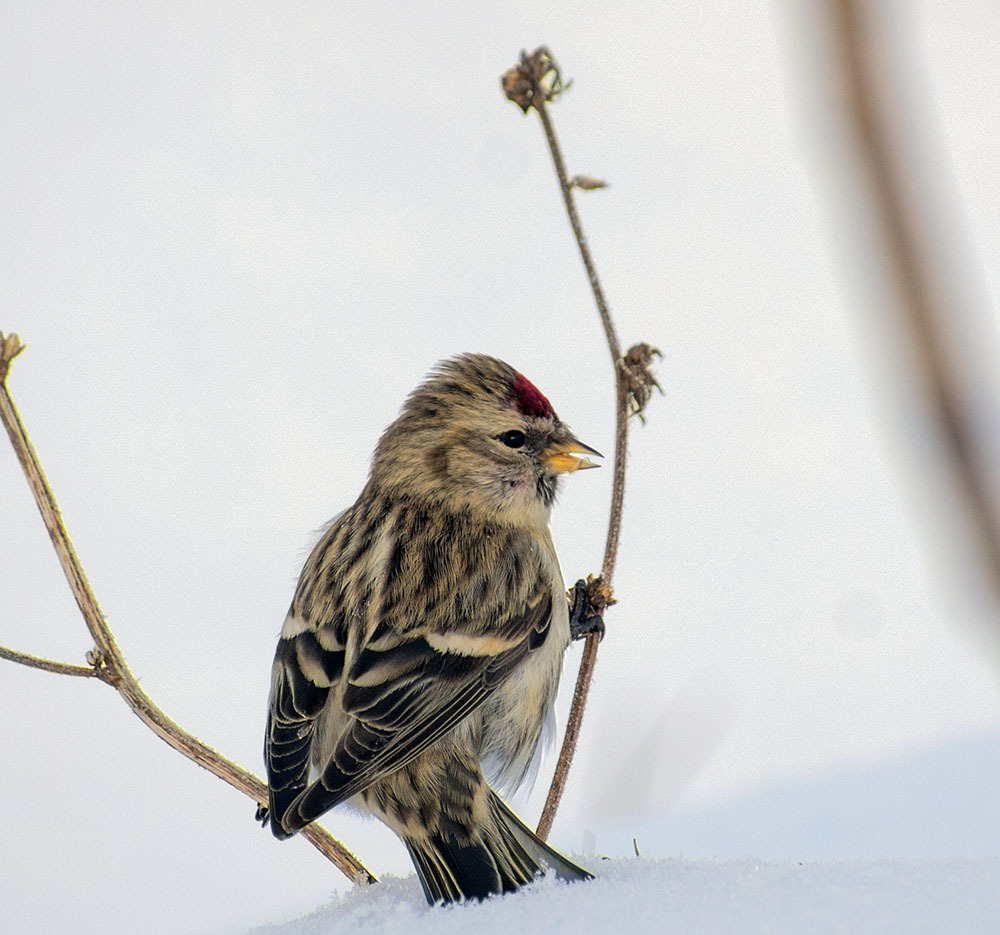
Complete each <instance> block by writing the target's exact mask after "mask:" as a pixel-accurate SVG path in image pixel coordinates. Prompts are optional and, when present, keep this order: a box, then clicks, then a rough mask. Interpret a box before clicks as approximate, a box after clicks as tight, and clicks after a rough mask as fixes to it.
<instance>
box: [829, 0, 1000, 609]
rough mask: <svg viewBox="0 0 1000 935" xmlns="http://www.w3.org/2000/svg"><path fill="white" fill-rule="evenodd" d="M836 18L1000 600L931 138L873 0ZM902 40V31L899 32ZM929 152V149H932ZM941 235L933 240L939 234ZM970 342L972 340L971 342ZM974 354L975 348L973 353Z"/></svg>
mask: <svg viewBox="0 0 1000 935" xmlns="http://www.w3.org/2000/svg"><path fill="white" fill-rule="evenodd" d="M828 2H829V6H830V9H831V12H832V14H833V15H832V21H833V29H832V35H833V40H834V43H833V44H834V52H835V55H836V58H837V60H838V64H839V67H840V70H841V73H842V76H843V86H844V89H845V91H846V97H847V101H846V103H847V117H848V120H849V121H850V126H851V130H852V132H853V134H854V136H855V138H856V140H857V147H856V155H857V159H858V163H859V165H860V166H861V167H862V168H863V170H864V171H865V172H866V173H867V176H868V178H869V179H870V182H871V188H872V191H873V193H874V198H873V207H874V212H875V214H876V217H877V220H878V222H879V224H880V226H881V232H882V237H883V240H884V243H885V246H886V248H887V249H886V256H887V260H888V262H887V263H886V264H885V270H886V272H887V274H888V276H889V277H890V278H891V280H892V281H893V282H894V284H895V286H896V289H897V291H898V294H899V297H900V306H901V309H902V312H903V315H904V319H905V324H906V325H907V326H908V329H909V333H910V335H911V336H912V339H913V343H914V346H915V348H916V352H917V353H916V360H917V366H918V368H919V371H920V378H921V380H922V381H923V384H924V391H925V393H926V398H927V401H928V403H929V406H930V410H931V414H932V417H933V419H934V421H935V422H936V423H937V426H938V429H939V434H940V438H941V441H942V443H943V450H944V451H945V453H946V456H947V459H948V461H949V462H950V470H951V473H952V474H953V476H954V478H955V479H956V481H957V488H958V490H959V493H960V495H961V496H962V497H963V498H964V500H965V504H966V506H967V510H966V515H967V517H968V521H967V526H968V528H969V531H970V532H971V534H972V538H973V539H974V540H975V541H976V543H977V545H978V551H979V553H980V555H981V556H982V557H983V559H984V560H985V563H986V566H987V568H988V572H989V575H990V580H991V584H992V587H993V590H994V594H995V596H998V597H1000V503H998V502H997V499H996V495H995V493H994V491H995V487H994V486H993V485H994V484H995V483H996V476H995V471H996V468H995V466H994V465H993V463H992V459H991V457H990V455H989V453H988V451H987V450H986V446H984V444H983V442H982V441H981V438H980V434H979V432H977V430H976V426H975V417H974V412H975V410H976V409H977V408H979V409H980V410H981V409H982V400H981V399H980V400H976V399H974V398H973V396H972V393H973V390H971V389H970V387H969V383H968V379H967V378H965V377H964V376H963V373H962V370H963V363H962V359H961V354H962V350H963V348H962V346H961V341H960V340H959V341H958V342H957V343H956V344H955V345H951V346H950V343H949V342H950V339H953V338H955V336H956V332H955V331H953V330H952V329H951V326H952V324H953V323H954V322H955V321H956V320H958V319H959V318H961V316H962V315H963V313H967V312H968V311H969V310H968V308H967V305H968V302H967V300H966V297H965V296H963V295H961V294H959V290H957V289H956V288H955V278H954V276H953V275H952V276H949V275H948V270H947V269H946V267H945V263H946V260H945V257H946V256H947V254H948V252H949V250H950V251H954V249H955V245H954V243H952V242H950V241H951V240H952V239H953V238H949V242H948V249H943V248H942V244H943V243H944V242H945V241H944V239H943V238H944V236H946V235H942V234H941V233H940V230H941V222H942V220H947V219H946V218H945V219H941V218H936V217H934V216H932V211H931V206H930V203H929V199H928V196H927V192H926V190H925V187H924V186H919V185H917V184H915V183H914V179H913V174H914V173H913V165H914V151H915V150H916V148H917V147H918V146H921V145H922V143H921V141H918V140H916V139H915V138H914V134H913V133H912V130H911V132H910V133H908V134H907V133H903V132H901V131H900V130H898V129H897V130H896V131H895V132H894V131H893V129H892V127H893V125H895V126H896V127H903V126H912V120H911V121H910V122H906V121H905V120H903V119H900V118H901V116H910V117H911V116H912V115H901V107H900V103H899V102H900V100H901V99H902V98H903V97H904V96H905V95H903V94H902V93H901V92H900V86H901V85H902V79H900V78H899V77H898V76H895V77H894V76H893V74H892V69H891V66H890V52H891V46H890V39H889V30H890V27H888V26H887V24H886V23H884V22H881V20H882V19H883V17H882V15H881V14H879V15H876V14H875V11H874V10H873V9H872V4H871V3H867V2H864V0H828ZM892 36H893V37H894V38H895V39H896V41H897V42H898V30H896V29H892ZM923 145H925V144H923ZM935 234H936V235H937V237H938V238H939V241H938V242H935V241H934V240H933V237H934V235H935ZM966 341H967V339H966ZM965 351H966V354H967V355H968V348H967V347H966V348H965Z"/></svg>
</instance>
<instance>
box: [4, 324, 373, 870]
mask: <svg viewBox="0 0 1000 935" xmlns="http://www.w3.org/2000/svg"><path fill="white" fill-rule="evenodd" d="M23 349H24V346H23V345H22V344H21V342H20V340H19V339H18V337H17V335H16V334H11V335H6V336H5V335H4V334H3V333H2V332H0V420H2V421H3V424H4V428H6V430H7V434H8V435H9V436H10V442H11V445H12V446H13V448H14V451H15V453H16V454H17V458H18V461H20V463H21V468H22V469H23V471H24V475H25V477H26V478H27V480H28V485H29V486H30V487H31V492H32V494H33V495H34V498H35V503H36V504H37V505H38V509H39V512H40V513H41V514H42V521H43V522H44V523H45V528H46V530H48V533H49V538H50V539H51V540H52V545H53V547H54V548H55V551H56V555H57V556H58V558H59V564H60V565H61V566H62V569H63V572H64V573H65V575H66V580H67V581H68V582H69V586H70V589H71V590H72V592H73V597H74V598H75V599H76V603H77V606H78V607H79V608H80V613H81V614H83V619H84V622H85V623H86V625H87V629H88V630H89V631H90V635H91V638H92V639H93V641H94V648H93V649H92V650H91V651H90V652H88V653H87V662H88V665H87V666H79V665H72V664H70V663H64V662H55V661H53V660H50V659H42V658H40V657H38V656H32V655H29V654H28V653H22V652H18V651H17V650H13V649H8V648H6V647H0V658H2V659H6V660H9V661H10V662H17V663H20V664H21V665H26V666H30V667H31V668H34V669H42V670H43V671H46V672H54V673H57V674H60V675H73V676H81V677H87V678H98V679H100V680H101V681H102V682H106V683H107V684H108V685H111V686H112V687H113V688H114V689H115V690H116V691H117V692H118V693H119V694H120V695H121V696H122V698H123V699H124V700H125V703H126V704H127V705H128V706H129V707H130V708H131V709H132V711H133V712H134V713H135V714H136V715H137V716H138V717H139V719H140V720H141V721H142V722H143V723H144V724H145V725H146V726H147V727H149V728H150V729H151V730H152V731H153V732H154V733H155V734H156V735H157V736H158V737H159V738H160V739H161V740H164V741H165V742H166V743H168V744H169V745H170V746H171V747H173V748H174V749H175V750H177V751H178V752H179V753H183V754H184V756H186V757H187V758H188V759H190V760H194V762H195V763H197V764H198V765H199V766H203V767H204V768H205V769H207V770H208V771H209V772H210V773H212V774H213V775H215V776H218V777H219V778H220V779H222V780H224V781H225V782H227V783H229V785H231V786H233V787H234V788H236V789H239V790H240V791H241V792H242V793H244V794H245V795H247V796H249V797H250V798H251V799H253V800H254V801H255V802H257V803H258V804H259V803H262V802H265V801H267V787H266V786H265V785H264V783H263V782H262V781H261V780H260V779H258V778H257V777H256V776H254V775H253V773H250V772H248V771H247V770H245V769H243V767H241V766H238V765H237V764H236V763H233V762H232V761H231V760H228V759H226V758H225V757H224V756H222V755H221V754H219V753H217V752H216V751H215V750H213V749H212V748H211V747H209V746H207V745H206V744H204V743H202V742H201V741H200V740H198V739H197V738H196V737H194V736H192V735H191V734H189V733H188V732H187V731H185V730H184V729H183V728H182V727H180V725H178V724H177V723H175V722H174V721H172V720H171V719H170V718H169V717H167V715H166V714H165V713H164V712H163V711H162V710H161V709H160V708H159V707H157V706H156V704H154V703H153V700H152V699H151V698H150V697H149V696H148V695H147V694H146V693H145V692H144V691H143V690H142V688H141V687H140V686H139V683H138V682H137V681H136V679H135V677H134V676H133V675H132V672H131V671H130V669H129V667H128V665H127V663H126V662H125V657H124V656H123V655H122V652H121V650H120V649H119V648H118V644H117V643H116V642H115V638H114V635H113V634H112V632H111V628H110V627H109V626H108V622H107V620H106V619H105V618H104V614H103V612H102V611H101V608H100V605H99V604H98V603H97V598H96V597H95V596H94V592H93V590H92V588H91V587H90V583H89V582H88V581H87V576H86V575H85V574H84V571H83V566H82V565H81V564H80V559H79V558H78V556H77V554H76V550H75V549H74V548H73V543H72V542H71V541H70V538H69V534H68V533H67V532H66V527H65V525H64V524H63V520H62V516H61V515H60V513H59V507H58V506H57V505H56V500H55V497H54V496H53V494H52V490H51V488H50V487H49V484H48V481H47V480H46V479H45V474H44V472H43V471H42V467H41V464H40V462H39V460H38V456H37V454H36V453H35V450H34V448H33V446H32V444H31V441H30V439H29V438H28V433H27V432H26V431H25V428H24V425H23V423H22V422H21V418H20V416H19V415H18V412H17V409H16V407H15V406H14V401H13V400H12V399H11V396H10V393H9V392H8V390H7V382H6V378H7V374H8V371H9V369H10V362H11V361H12V360H13V359H14V357H16V356H17V354H19V353H20V352H21V351H22V350H23ZM302 834H303V835H304V836H305V837H306V838H307V839H308V840H309V842H310V843H311V844H312V845H313V846H314V847H316V849H317V850H319V851H320V853H322V854H323V855H324V856H325V857H326V858H327V859H328V860H330V861H331V862H332V863H333V864H335V865H336V866H337V867H338V868H339V869H340V870H341V871H342V872H343V873H344V874H345V875H346V876H347V877H348V878H349V879H351V880H353V881H355V882H357V883H374V882H375V878H374V877H373V876H372V875H371V873H369V872H368V870H367V869H366V868H365V867H364V865H363V864H362V863H361V862H360V861H359V860H358V859H357V857H355V856H354V855H353V854H352V853H351V852H350V851H349V850H347V848H345V847H344V846H343V845H342V844H341V843H340V842H339V841H337V840H336V838H334V837H333V836H332V835H331V834H330V833H329V832H328V831H326V830H325V829H324V828H322V827H320V826H318V825H317V824H316V823H315V822H313V823H312V824H311V825H309V826H308V827H307V828H305V829H303V831H302Z"/></svg>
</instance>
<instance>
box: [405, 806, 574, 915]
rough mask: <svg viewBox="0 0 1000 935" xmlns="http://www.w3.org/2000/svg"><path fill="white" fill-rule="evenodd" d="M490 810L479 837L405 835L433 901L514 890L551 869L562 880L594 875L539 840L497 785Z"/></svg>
mask: <svg viewBox="0 0 1000 935" xmlns="http://www.w3.org/2000/svg"><path fill="white" fill-rule="evenodd" d="M488 814H489V820H488V821H487V823H486V826H485V827H484V828H483V829H482V836H481V839H480V840H479V841H475V842H470V841H468V840H463V838H464V836H461V837H460V835H459V834H458V833H455V832H453V831H451V830H441V831H439V832H438V833H437V834H434V835H431V836H429V837H427V838H421V839H416V838H407V839H406V847H407V850H409V852H410V857H411V858H412V859H413V864H414V866H415V867H416V868H417V876H419V877H420V883H421V885H422V886H423V888H424V895H425V896H426V897H427V901H428V902H429V903H430V904H431V905H434V904H435V903H439V902H446V903H450V902H458V901H461V900H465V899H486V897H488V896H493V895H496V894H500V893H510V892H513V891H514V890H516V889H518V888H519V887H521V886H524V885H525V884H526V883H530V882H531V881H532V880H534V879H535V878H536V877H538V876H540V875H541V874H542V873H544V872H545V868H546V867H550V868H551V869H552V870H554V871H555V873H556V875H557V876H558V877H559V878H560V879H562V880H591V879H593V874H591V873H590V872H588V871H587V870H584V869H583V868H582V867H578V866H577V865H576V864H574V863H573V862H572V861H570V860H567V859H566V858H565V857H563V856H562V854H560V853H558V852H557V851H555V850H553V849H552V848H551V847H549V845H548V844H546V843H545V842H544V841H542V840H541V839H540V838H538V837H537V836H536V835H535V833H534V832H533V831H532V830H531V829H530V828H529V827H528V826H527V825H525V824H524V822H522V821H521V819H519V818H518V817H517V816H516V815H515V814H514V813H513V812H512V811H511V810H510V809H509V808H508V807H507V806H506V805H505V804H504V803H503V802H502V801H501V800H500V798H499V796H497V794H496V793H495V792H493V790H492V789H491V790H490V793H489V805H488ZM456 830H457V829H456Z"/></svg>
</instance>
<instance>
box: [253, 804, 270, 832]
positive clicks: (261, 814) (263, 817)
mask: <svg viewBox="0 0 1000 935" xmlns="http://www.w3.org/2000/svg"><path fill="white" fill-rule="evenodd" d="M253 817H254V821H259V822H260V823H261V824H262V825H263V826H264V827H265V828H266V827H267V823H268V821H269V820H270V818H271V813H270V812H269V810H268V807H267V806H266V805H258V806H257V811H256V812H255V813H254V816H253Z"/></svg>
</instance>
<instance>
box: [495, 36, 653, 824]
mask: <svg viewBox="0 0 1000 935" xmlns="http://www.w3.org/2000/svg"><path fill="white" fill-rule="evenodd" d="M500 83H501V86H502V87H503V90H504V93H505V94H506V95H507V97H508V98H509V99H510V100H511V101H513V102H514V103H515V104H517V105H518V106H519V107H520V108H521V110H522V111H523V112H524V113H527V112H528V111H529V110H531V109H534V110H535V111H536V112H537V114H538V116H539V118H540V119H541V121H542V128H543V130H544V131H545V139H546V140H547V141H548V144H549V152H550V153H551V155H552V162H553V164H554V166H555V170H556V176H557V178H558V179H559V188H560V190H561V191H562V196H563V203H564V204H565V206H566V214H567V215H568V216H569V223H570V226H571V227H572V228H573V236H574V237H575V238H576V243H577V246H578V247H579V248H580V256H581V258H582V259H583V265H584V268H585V269H586V271H587V278H588V279H589V280H590V288H591V291H592V292H593V293H594V301H595V302H596V303H597V312H598V314H599V315H600V318H601V325H602V326H603V328H604V336H605V338H606V340H607V344H608V350H609V351H610V353H611V362H612V366H613V367H614V372H615V454H614V469H613V471H614V473H613V477H612V492H611V515H610V518H609V520H608V535H607V540H606V543H605V548H604V562H603V564H602V567H601V574H600V576H599V577H598V578H594V577H592V576H591V577H590V578H589V579H588V582H587V583H588V589H589V593H590V604H591V608H592V610H593V612H594V613H595V614H603V613H604V610H605V608H607V607H609V606H610V605H611V604H614V603H615V598H614V592H613V590H612V587H611V581H612V578H613V576H614V571H615V562H616V561H617V559H618V540H619V536H620V534H621V524H622V508H623V505H624V501H625V455H626V451H627V449H628V420H629V416H631V415H639V416H640V417H641V416H642V412H643V410H644V409H645V406H646V403H647V402H648V401H649V396H650V392H651V389H652V387H654V386H658V384H657V383H656V380H654V379H653V376H652V374H651V372H650V369H649V367H650V364H651V363H652V360H653V357H654V356H657V355H659V351H657V350H656V349H655V348H652V347H650V346H649V345H648V344H637V345H636V346H635V347H633V348H630V349H629V351H628V353H627V354H626V355H625V356H624V357H623V356H622V352H621V345H620V344H619V343H618V334H617V332H616V331H615V326H614V321H613V320H612V318H611V313H610V311H609V310H608V303H607V301H606V300H605V298H604V290H603V289H602V288H601V281H600V278H599V277H598V275H597V267H596V266H595V265H594V261H593V258H592V257H591V255H590V248H589V247H588V246H587V238H586V235H585V234H584V232H583V225H582V224H581V223H580V216H579V214H578V213H577V210H576V202H575V199H574V197H573V189H574V188H579V189H582V190H584V191H588V190H593V189H599V188H604V187H606V185H605V183H604V182H602V181H600V180H598V179H593V178H591V177H590V176H585V175H575V176H573V177H572V178H570V177H569V175H568V173H567V172H566V164H565V162H564V160H563V156H562V150H561V149H560V147H559V140H558V138H557V137H556V130H555V126H554V125H553V123H552V117H551V116H550V114H549V110H548V104H549V102H550V101H552V100H554V99H555V98H556V97H557V96H558V95H559V94H561V93H562V92H563V91H565V90H566V89H567V88H568V87H569V85H570V82H566V83H563V81H562V78H561V76H560V74H559V69H558V67H557V65H556V63H555V60H554V59H553V58H552V55H551V53H550V52H549V50H548V49H547V48H546V47H545V46H539V48H537V49H535V50H534V51H533V52H531V53H528V52H522V53H521V60H520V62H519V63H518V64H517V65H515V66H514V67H513V68H510V69H508V70H507V71H506V72H504V74H503V76H502V77H501V79H500ZM598 643H599V637H598V635H597V634H596V633H591V634H589V635H588V636H587V639H586V642H585V643H584V647H583V658H582V659H581V660H580V671H579V673H578V675H577V679H576V687H575V688H574V690H573V703H572V705H571V707H570V712H569V718H568V720H567V723H566V734H565V736H564V737H563V743H562V748H561V749H560V751H559V760H558V761H557V763H556V768H555V772H554V774H553V776H552V783H551V785H550V786H549V792H548V796H547V797H546V800H545V805H544V807H543V808H542V815H541V818H540V819H539V822H538V829H537V831H538V836H539V837H540V838H542V839H543V840H544V839H545V838H547V837H548V835H549V832H550V831H551V829H552V822H553V821H554V820H555V814H556V810H557V809H558V807H559V801H560V799H561V798H562V794H563V790H564V789H565V786H566V780H567V778H568V777H569V770H570V766H571V764H572V762H573V755H574V753H575V752H576V745H577V741H578V740H579V736H580V728H581V726H582V724H583V712H584V709H585V708H586V704H587V694H588V692H589V690H590V681H591V678H592V676H593V673H594V666H595V665H596V663H597V647H598Z"/></svg>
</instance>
